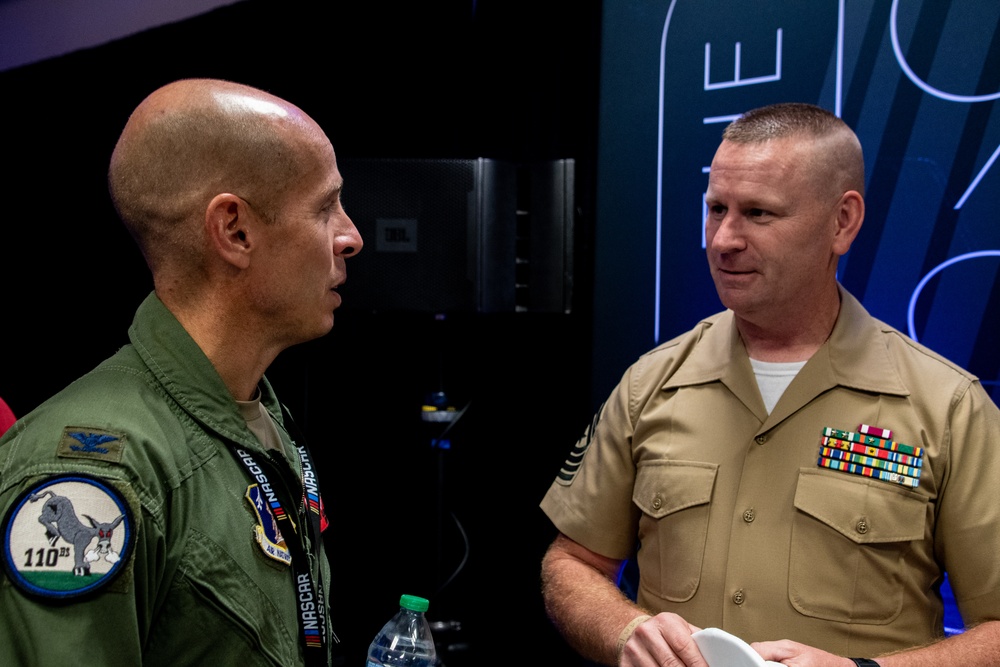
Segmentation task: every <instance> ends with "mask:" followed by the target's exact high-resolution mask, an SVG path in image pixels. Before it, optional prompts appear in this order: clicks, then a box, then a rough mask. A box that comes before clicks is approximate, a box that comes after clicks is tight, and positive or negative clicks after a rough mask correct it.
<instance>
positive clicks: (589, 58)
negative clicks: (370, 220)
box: [0, 0, 600, 667]
mask: <svg viewBox="0 0 1000 667" xmlns="http://www.w3.org/2000/svg"><path fill="white" fill-rule="evenodd" d="M599 14H600V3H599V1H598V0H584V1H575V2H570V1H569V0H550V1H546V2H532V1H531V0H480V1H478V2H476V1H465V2H457V1H449V2H434V3H406V2H382V3H365V2H330V3H324V4H322V5H320V3H304V2H280V3H279V2H272V1H268V0H246V1H244V2H240V3H237V4H234V5H231V6H228V7H223V8H219V9H216V10H214V11H211V12H209V13H207V14H204V15H202V16H198V17H196V18H192V19H188V20H185V21H182V22H179V23H174V24H171V25H167V26H164V27H161V28H155V29H151V30H148V31H145V32H141V33H139V34H136V35H134V36H131V37H127V38H124V39H120V40H117V41H114V42H111V43H108V44H105V45H102V46H98V47H95V48H89V49H85V50H81V51H76V52H73V53H70V54H68V55H65V56H60V57H56V58H52V59H49V60H46V61H43V62H39V63H35V64H31V65H25V66H21V67H17V68H15V69H11V70H8V71H6V72H2V73H0V96H2V100H3V104H0V123H2V127H3V128H4V132H3V139H2V153H3V159H4V164H5V167H6V168H5V171H6V176H5V177H4V179H3V190H4V194H5V197H4V206H3V209H2V210H3V216H4V234H3V241H2V249H3V257H4V261H3V262H2V263H0V280H2V285H3V294H4V302H5V304H6V308H5V313H4V317H3V327H2V331H3V333H2V337H3V344H4V348H5V350H6V359H5V361H4V363H3V367H2V368H3V370H2V372H0V396H3V398H4V399H5V400H6V401H7V402H8V403H9V404H10V405H11V407H12V408H13V410H14V411H15V413H17V414H19V415H21V414H24V413H26V412H27V411H29V410H30V409H32V408H33V407H35V406H36V405H37V404H38V403H40V402H41V401H42V400H44V399H45V398H46V397H47V396H49V395H51V394H52V393H54V392H56V391H58V390H59V389H60V388H62V387H63V386H65V385H66V384H67V383H69V382H70V381H72V379H74V378H75V377H77V376H79V375H80V374H82V373H84V372H86V371H87V370H89V369H90V368H91V367H93V366H94V365H96V364H97V363H98V362H99V361H100V360H101V359H103V358H105V357H106V356H108V355H110V354H111V353H113V352H114V350H115V349H117V348H118V347H119V346H120V345H122V344H124V343H125V342H126V340H127V339H126V329H127V326H128V324H129V323H130V321H131V318H132V315H133V312H134V310H135V307H136V306H137V305H138V303H139V302H140V301H141V299H142V298H143V297H144V296H145V294H146V293H147V292H148V291H149V290H150V289H151V281H150V279H149V277H148V272H147V270H146V268H145V265H144V264H143V263H142V260H141V257H140V256H139V253H138V252H137V250H136V249H135V247H134V245H133V244H132V241H131V239H130V238H128V236H127V235H126V233H125V232H124V230H123V229H122V228H121V226H120V224H119V222H118V221H117V218H116V216H115V214H114V211H113V209H112V208H111V204H110V202H109V200H108V197H107V191H106V187H105V181H104V179H105V171H106V166H107V161H108V158H109V156H110V153H111V150H112V148H113V146H114V142H115V140H116V138H117V135H118V133H119V132H120V130H121V128H122V126H123V125H124V123H125V120H126V118H127V116H128V114H129V112H130V111H131V110H132V109H133V108H134V107H135V105H136V104H138V103H139V101H141V99H142V98H143V97H144V96H145V95H147V94H148V93H149V92H151V91H152V90H153V89H154V88H156V87H158V86H159V85H162V84H164V83H166V82H168V81H171V80H174V79H178V78H185V77H200V76H207V77H219V78H226V79H233V80H237V81H241V82H244V83H247V84H251V85H255V86H258V87H261V88H264V89H266V90H269V91H271V92H273V93H275V94H277V95H280V96H282V97H285V98H287V99H289V100H291V101H293V102H295V103H296V104H298V105H299V106H301V107H302V108H303V109H305V110H306V111H307V112H308V113H309V114H310V115H312V116H313V117H314V118H315V119H316V120H317V121H318V122H319V123H320V124H321V125H322V126H323V127H324V129H325V130H326V131H327V133H328V135H329V136H330V138H331V140H332V142H333V144H334V147H335V149H336V150H337V153H338V157H339V158H341V159H342V160H345V161H347V160H348V159H349V158H399V157H416V158H462V159H467V158H468V159H471V158H477V157H487V158H492V159H497V160H507V161H511V162H515V163H518V164H528V165H530V164H533V163H537V162H543V161H547V160H554V159H564V158H570V159H573V160H574V161H575V163H576V199H575V206H576V220H575V225H576V227H575V229H576V232H575V242H576V246H575V247H576V250H575V252H576V262H575V275H574V295H575V296H574V302H573V307H572V309H571V312H569V313H534V312H517V313H514V312H509V313H506V312H502V313H455V314H449V315H448V316H446V317H445V318H444V319H443V320H439V319H435V317H434V316H433V314H431V313H386V312H382V313H377V314H376V313H372V312H370V311H369V310H367V309H366V308H364V304H354V306H352V304H350V303H347V304H345V306H344V307H343V308H342V309H341V310H340V311H338V313H337V316H336V317H337V321H336V325H335V328H334V331H333V332H332V333H331V334H330V335H329V336H327V337H325V338H323V339H321V340H317V341H313V342H311V343H307V344H305V345H302V346H300V347H298V348H293V349H291V350H288V351H287V352H286V353H285V354H283V355H282V356H281V357H279V359H278V361H277V362H276V363H275V365H274V367H273V368H272V369H271V371H270V372H269V373H268V376H269V377H270V379H271V380H272V382H273V383H274V384H275V385H276V387H277V389H278V391H279V394H280V395H282V396H283V398H284V399H285V400H286V402H287V403H289V405H290V407H291V408H292V410H293V412H294V413H295V414H296V415H297V416H298V421H299V422H300V424H301V425H302V426H303V428H304V430H305V431H306V434H307V436H308V438H309V440H310V443H311V446H312V448H313V450H314V454H315V456H316V458H317V459H318V462H319V466H320V468H321V481H322V483H323V485H324V486H323V489H324V499H325V503H326V508H327V512H328V514H329V516H330V519H331V521H332V523H333V528H332V533H331V537H330V539H329V540H328V545H329V546H328V551H329V556H330V559H331V562H332V565H333V569H334V581H333V605H334V607H335V610H336V617H337V619H336V620H337V629H338V631H339V633H340V634H341V636H342V638H343V639H344V642H345V646H346V649H347V653H348V657H349V660H348V663H349V664H361V661H362V660H363V658H364V651H365V649H366V647H367V644H368V642H369V641H370V639H371V637H372V636H373V635H374V634H375V632H376V631H377V630H378V629H379V627H380V626H381V624H382V623H383V622H384V621H385V620H386V619H387V618H388V617H389V616H390V615H391V614H392V613H393V612H394V611H395V608H396V603H397V600H398V597H399V595H400V594H401V593H414V594H419V595H425V596H428V597H430V599H431V609H430V612H429V617H430V618H431V620H440V621H458V622H460V623H461V625H462V630H461V632H459V633H456V635H455V637H454V639H455V641H456V642H457V643H460V644H467V645H468V649H467V650H457V649H456V650H455V651H454V652H453V653H452V654H451V655H450V656H448V657H449V658H450V660H449V661H448V663H447V664H449V665H453V666H457V667H460V666H461V665H462V664H472V663H475V664H477V665H490V664H504V665H506V664H510V663H511V662H520V663H523V664H536V663H537V664H544V663H550V664H573V663H574V662H575V661H576V660H575V658H574V657H573V656H572V654H571V653H570V652H569V651H568V650H567V649H566V648H565V646H564V645H563V643H562V641H561V639H560V638H558V637H557V635H556V634H555V632H554V630H552V628H551V627H550V626H549V624H548V621H547V619H546V618H545V617H544V612H543V610H542V607H541V600H540V596H539V593H538V562H539V559H540V558H541V555H542V552H543V551H544V548H545V546H546V545H547V543H548V541H549V540H550V539H551V537H552V536H553V534H552V532H551V527H550V526H549V524H548V523H547V521H546V520H545V518H544V516H543V515H542V514H541V512H540V511H539V510H538V508H537V503H538V501H539V500H540V498H541V496H542V494H543V493H544V491H545V488H546V487H547V486H548V483H549V481H550V480H551V479H552V477H553V476H554V474H555V472H556V470H557V468H558V466H559V464H560V463H561V462H562V460H563V458H564V456H565V454H566V452H568V449H569V447H570V446H571V444H572V442H573V440H575V439H576V437H577V436H578V435H579V434H580V433H581V432H582V428H583V426H584V424H585V423H586V422H587V421H589V416H590V411H591V407H592V406H591V404H590V402H591V401H590V363H591V362H590V338H591V334H590V329H591V320H590V317H591V314H590V303H589V299H590V296H589V295H590V293H591V289H590V281H591V279H592V278H591V273H592V272H591V270H590V268H589V267H590V266H591V264H592V261H591V247H590V241H589V239H590V238H591V235H592V234H591V230H592V225H593V220H592V210H593V196H592V193H593V181H594V162H595V159H594V158H595V155H594V154H595V144H596V117H597V89H598V83H597V68H598V48H599V47H598V43H599V23H600V16H599ZM344 177H345V180H346V184H347V185H346V191H345V203H346V205H347V207H348V211H350V192H351V190H350V189H351V174H350V173H349V171H347V172H345V173H344ZM363 261H365V253H362V254H361V255H360V256H359V257H358V258H356V259H353V260H351V262H349V263H348V273H349V275H350V266H351V264H352V263H358V262H363ZM438 390H444V391H446V393H447V395H448V396H449V398H450V399H452V402H453V403H455V404H456V405H457V406H458V407H460V408H466V411H465V412H464V413H463V414H462V417H461V418H460V419H459V420H458V421H457V422H455V424H454V427H453V429H452V430H451V431H450V432H449V433H448V436H449V439H450V442H451V449H449V450H447V451H445V450H440V449H433V448H432V447H431V446H430V442H431V438H433V437H435V436H437V435H439V434H440V431H439V429H436V428H435V427H433V426H430V425H428V424H426V423H424V422H422V421H421V419H420V405H421V403H422V402H423V401H424V399H425V396H426V394H427V393H428V392H431V391H438ZM452 575H453V578H450V579H449V577H451V576H452ZM446 580H447V584H446V585H444V584H445V583H446ZM498 632H505V633H511V632H512V633H513V638H514V640H515V642H516V643H515V644H514V645H511V644H510V643H508V642H510V639H511V636H510V635H507V639H506V640H504V643H503V644H500V645H498V642H497V639H496V635H497V633H498ZM449 639H451V637H449ZM501 651H512V652H513V655H514V656H515V657H514V658H513V660H512V659H511V658H509V657H505V656H504V655H502V654H501ZM526 656H530V657H526Z"/></svg>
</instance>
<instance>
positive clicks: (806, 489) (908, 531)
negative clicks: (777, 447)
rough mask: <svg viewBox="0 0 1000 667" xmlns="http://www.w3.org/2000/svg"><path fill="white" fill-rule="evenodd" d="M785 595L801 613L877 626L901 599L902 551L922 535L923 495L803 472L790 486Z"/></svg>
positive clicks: (897, 610) (895, 611)
mask: <svg viewBox="0 0 1000 667" xmlns="http://www.w3.org/2000/svg"><path fill="white" fill-rule="evenodd" d="M795 509H796V510H797V511H796V513H795V518H794V523H793V525H792V544H791V554H790V561H789V572H788V596H789V600H790V601H791V603H792V606H794V607H795V608H796V609H798V610H799V611H800V612H801V613H803V614H805V615H806V616H812V617H815V618H822V619H826V620H831V621H840V622H845V623H846V622H852V623H871V624H884V623H888V622H890V621H892V620H893V619H894V618H896V617H897V616H898V615H899V613H900V611H901V610H902V604H903V589H902V582H903V579H904V577H903V574H904V572H903V569H902V568H904V567H906V564H905V562H904V558H903V557H904V555H905V554H906V552H907V551H908V550H909V549H910V544H911V543H912V542H913V541H914V540H920V539H922V538H923V537H924V521H925V517H926V511H927V499H926V498H924V497H922V496H920V495H919V494H916V493H914V492H912V491H908V490H906V489H902V488H899V489H896V488H894V487H893V486H892V485H891V484H889V483H887V482H879V481H874V480H867V479H861V478H858V479H852V478H851V477H850V476H848V475H846V474H836V473H826V472H823V471H819V470H803V471H801V472H800V473H799V480H798V486H797V487H796V490H795Z"/></svg>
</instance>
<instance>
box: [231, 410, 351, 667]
mask: <svg viewBox="0 0 1000 667" xmlns="http://www.w3.org/2000/svg"><path fill="white" fill-rule="evenodd" d="M281 411H282V415H283V417H284V420H285V423H286V424H288V425H289V426H290V427H294V425H295V422H294V421H293V420H292V418H291V415H290V414H288V411H287V410H286V409H285V406H281ZM295 430H296V431H297V429H295ZM292 435H293V437H292V444H293V445H294V446H295V449H296V452H297V453H298V455H299V463H300V464H301V465H302V478H303V482H304V484H303V497H302V499H303V502H304V504H305V505H306V514H307V520H306V521H305V522H300V523H302V525H301V527H299V526H296V524H295V521H294V520H293V519H292V517H293V516H297V511H296V507H297V505H296V503H295V502H292V501H291V499H290V498H285V499H283V500H282V499H279V497H278V495H279V493H280V492H279V490H278V487H277V486H275V485H273V484H271V482H270V480H271V479H272V478H273V479H281V476H280V474H278V472H277V470H276V468H275V467H274V465H273V463H271V462H270V461H269V460H267V459H265V460H263V461H261V462H258V461H257V460H256V459H254V458H253V457H252V456H251V455H250V454H249V453H248V452H247V451H246V450H245V449H242V448H240V447H236V448H234V453H235V455H236V458H237V459H238V460H239V461H240V463H242V464H243V466H244V467H245V468H246V469H247V472H248V473H249V474H250V477H251V478H252V479H254V480H255V481H256V482H257V483H258V484H259V485H260V489H261V491H262V492H263V496H264V499H265V502H267V504H268V506H269V507H270V509H271V513H272V514H273V515H274V518H275V519H276V520H277V521H278V525H279V527H280V528H279V529H280V530H281V533H282V535H288V536H289V537H288V539H286V540H285V544H286V545H287V546H288V548H289V551H290V552H291V556H292V561H291V565H292V571H293V573H294V575H295V579H294V585H295V595H296V598H297V600H298V619H299V630H300V639H301V642H302V649H303V650H302V653H303V655H304V656H305V659H306V665H309V666H310V667H314V666H315V667H319V666H323V667H326V666H327V665H329V664H330V663H329V661H328V660H327V648H326V645H327V631H326V611H325V610H326V605H325V604H324V601H323V586H322V581H317V579H319V577H314V576H313V573H312V569H311V568H310V567H309V557H308V555H307V554H306V548H305V539H304V537H303V535H302V534H301V532H300V531H304V532H306V533H308V534H309V536H310V538H311V542H312V546H313V556H314V557H318V556H319V549H320V531H321V527H320V505H319V487H318V485H317V484H316V475H315V470H314V468H313V465H312V459H311V457H310V456H309V451H308V448H307V447H306V446H305V439H304V438H301V437H298V438H296V437H294V436H301V433H297V432H296V433H294V434H292ZM296 441H299V442H301V443H302V445H298V444H296ZM268 472H270V473H271V474H270V475H269V474H268ZM282 489H284V485H282ZM285 507H287V508H289V510H290V511H291V514H289V513H288V512H286V511H285V510H284V508H285ZM331 638H332V639H333V641H334V642H336V643H339V642H340V640H339V639H338V638H337V635H336V634H335V633H331Z"/></svg>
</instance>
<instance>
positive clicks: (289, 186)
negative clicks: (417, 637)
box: [0, 80, 362, 667]
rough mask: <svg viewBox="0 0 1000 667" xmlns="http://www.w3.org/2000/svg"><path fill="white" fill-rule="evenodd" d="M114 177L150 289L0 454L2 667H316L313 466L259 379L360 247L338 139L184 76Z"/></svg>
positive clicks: (315, 322) (324, 588)
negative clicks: (93, 361) (114, 345)
mask: <svg viewBox="0 0 1000 667" xmlns="http://www.w3.org/2000/svg"><path fill="white" fill-rule="evenodd" d="M108 181H109V186H110V192H111V196H112V200H113V202H114V204H115V207H116V209H117V210H118V212H119V214H120V216H121V218H122V220H123V222H124V224H125V226H126V227H127V229H128V230H129V232H130V233H131V235H132V236H133V238H134V239H135V241H136V243H137V244H138V246H139V249H140V250H141V252H142V254H143V256H144V257H145V259H146V262H147V264H148V265H149V268H150V271H151V272H152V277H153V283H154V291H153V293H151V294H150V295H149V296H148V297H147V298H146V299H145V301H144V302H143V303H142V304H141V305H140V306H139V308H138V311H137V312H136V315H135V319H134V321H133V324H132V326H131V327H130V328H129V332H128V333H129V339H130V344H129V345H126V346H125V347H123V348H122V349H121V350H119V351H118V352H117V353H116V354H115V355H114V356H113V357H111V358H109V359H108V360H106V361H105V362H104V363H102V364H100V365H99V366H98V367H97V368H95V369H94V370H93V371H91V372H90V373H88V374H86V375H85V376H83V377H82V378H80V379H79V380H77V381H76V382H74V383H73V384H71V385H70V386H69V387H67V388H66V389H64V390H63V391H61V392H60V393H59V394H57V395H56V396H54V397H53V398H51V399H49V400H48V401H46V402H45V403H43V404H42V405H41V406H39V407H38V408H37V409H36V410H34V411H33V412H31V413H30V414H28V415H26V416H24V417H23V419H21V420H20V421H19V422H18V423H17V425H16V426H15V427H14V428H13V429H11V431H9V432H8V433H7V434H6V435H5V436H4V438H3V439H2V440H0V480H2V482H0V515H2V517H3V540H4V547H5V554H4V556H5V557H4V560H3V566H4V573H5V577H4V581H3V585H2V586H0V617H2V618H3V619H4V621H3V623H0V664H3V665H79V664H85V663H86V664H95V665H140V664H141V665H240V666H241V667H250V666H252V665H282V666H287V665H329V664H331V662H332V661H333V660H332V656H333V655H336V654H337V651H335V650H334V649H335V646H336V644H337V641H338V640H337V637H336V634H335V633H334V631H333V628H331V627H330V622H329V611H328V610H329V607H328V604H327V593H328V591H329V565H328V563H327V560H326V557H325V554H324V551H323V544H322V532H323V530H324V529H325V527H326V519H325V516H324V514H323V503H322V499H321V497H320V492H319V485H318V481H317V475H316V469H315V467H314V465H313V463H312V461H311V460H310V455H309V450H308V449H307V447H306V443H305V441H304V439H303V438H302V436H301V434H298V433H297V432H296V430H295V426H294V423H293V421H292V420H291V417H290V416H289V415H288V414H287V412H286V411H285V410H284V409H283V407H282V405H281V403H280V402H279V401H278V399H277V397H276V396H275V395H274V392H273V390H272V388H271V386H270V384H269V383H268V381H267V379H266V378H265V376H264V372H265V370H266V369H267V368H268V366H269V365H270V364H271V362H272V361H274V359H275V357H276V356H277V355H278V354H279V353H280V352H281V351H282V350H284V349H286V348H288V347H289V346H291V345H295V344H296V343H301V342H304V341H308V340H311V339H314V338H317V337H319V336H322V335H324V334H326V333H327V332H329V331H330V329H331V327H332V326H333V318H334V315H333V314H334V310H335V309H336V308H337V307H338V306H339V305H340V296H339V294H338V293H337V288H338V287H339V286H340V285H341V284H342V283H343V282H344V280H345V279H346V268H345V260H346V259H347V258H348V257H351V256H353V255H355V254H357V253H358V252H359V251H360V250H361V247H362V240H361V238H360V236H359V234H358V231H357V229H356V228H355V227H354V224H353V223H352V222H351V219H350V218H349V217H348V216H347V214H346V213H345V211H344V209H343V207H342V206H341V203H340V192H341V189H342V187H343V181H342V179H341V175H340V173H339V171H338V170H337V162H336V157H335V155H334V150H333V147H332V146H331V145H330V141H329V140H328V139H327V137H326V135H325V134H324V132H323V130H322V129H321V128H320V127H319V125H317V123H316V122H315V121H314V120H312V119H311V118H310V117H309V116H308V115H306V113H305V112H303V111H302V110H301V109H299V108H297V107H296V106H294V105H293V104H290V103H288V102H286V101H285V100H282V99H280V98H277V97H275V96H273V95H270V94H268V93H266V92H264V91H261V90H257V89H255V88H251V87H248V86H244V85H239V84H236V83H231V82H226V81H217V80H182V81H177V82H174V83H171V84H169V85H166V86H164V87H162V88H160V89H158V90H156V91H155V92H153V93H152V94H151V95H149V97H147V98H146V99H145V100H143V102H142V103H141V104H140V105H139V106H138V107H137V108H136V109H135V111H134V112H133V113H132V115H131V116H130V118H129V120H128V122H127V124H126V125H125V128H124V130H123V131H122V134H121V137H120V139H119V140H118V143H117V145H116V146H115V149H114V153H113V155H112V158H111V164H110V168H109V174H108Z"/></svg>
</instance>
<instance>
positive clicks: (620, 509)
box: [541, 369, 638, 559]
mask: <svg viewBox="0 0 1000 667" xmlns="http://www.w3.org/2000/svg"><path fill="white" fill-rule="evenodd" d="M631 375H632V370H631V369H630V370H629V371H628V372H627V373H626V374H625V376H624V378H623V379H622V381H621V382H620V383H619V384H618V386H617V387H616V388H615V389H614V391H613V392H612V393H611V395H610V397H609V398H608V399H607V401H605V403H604V405H602V406H601V408H600V409H598V411H597V413H596V414H595V415H594V418H593V420H592V422H591V424H590V426H589V427H588V428H587V430H586V432H585V433H584V435H583V437H581V438H580V440H578V441H577V442H576V444H575V446H574V447H573V449H572V451H571V452H570V454H569V457H568V458H567V460H566V463H564V464H563V467H562V469H561V470H560V471H559V475H558V476H557V477H556V479H555V481H553V482H552V485H551V486H550V487H549V489H548V491H547V492H546V494H545V496H544V497H543V499H542V502H541V508H542V510H543V511H544V512H545V514H546V515H547V516H548V517H549V519H550V520H551V521H552V523H553V524H554V525H555V526H556V528H557V529H559V531H560V532H562V533H564V534H565V535H567V536H569V537H570V538H571V539H573V540H574V541H576V542H578V543H580V544H582V545H583V546H585V547H587V548H588V549H590V550H591V551H594V552H596V553H599V554H601V555H603V556H606V557H608V558H616V559H624V558H628V557H629V556H631V555H632V552H633V550H634V547H635V540H636V531H637V525H638V510H637V508H636V507H635V505H633V503H632V487H633V484H634V482H635V463H634V461H633V458H632V434H633V422H632V418H631V415H630V411H629V405H630V403H631V396H630V394H631V391H630V378H631Z"/></svg>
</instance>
